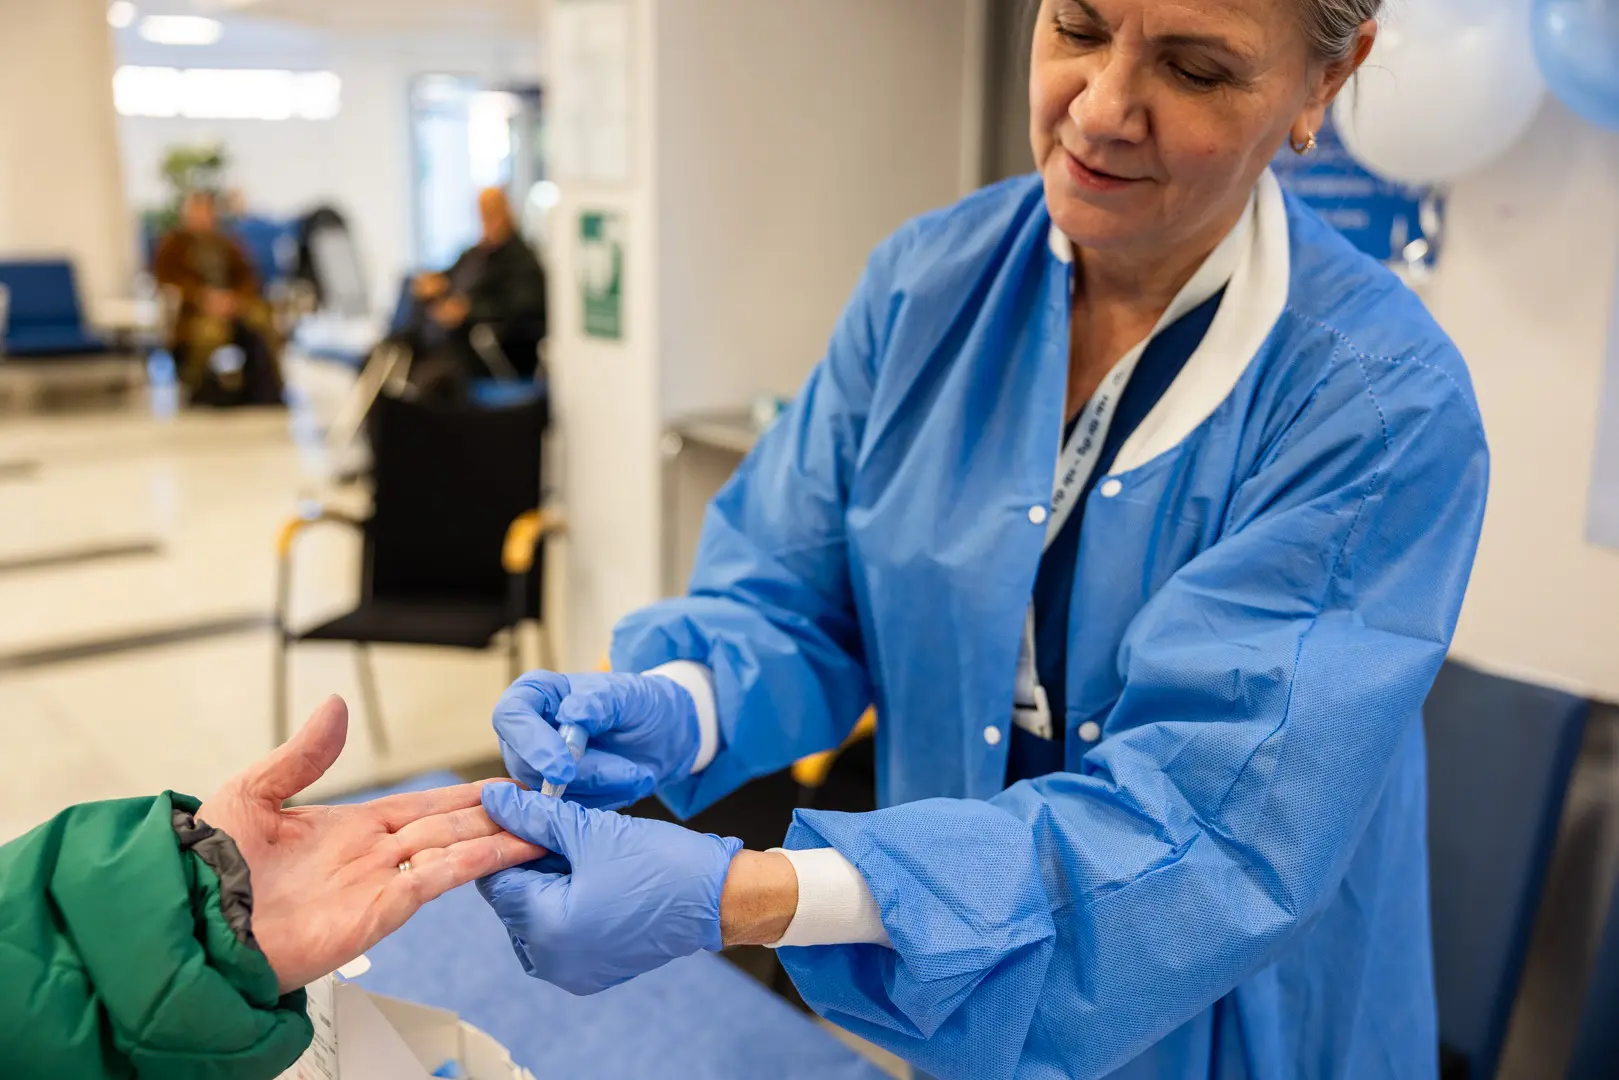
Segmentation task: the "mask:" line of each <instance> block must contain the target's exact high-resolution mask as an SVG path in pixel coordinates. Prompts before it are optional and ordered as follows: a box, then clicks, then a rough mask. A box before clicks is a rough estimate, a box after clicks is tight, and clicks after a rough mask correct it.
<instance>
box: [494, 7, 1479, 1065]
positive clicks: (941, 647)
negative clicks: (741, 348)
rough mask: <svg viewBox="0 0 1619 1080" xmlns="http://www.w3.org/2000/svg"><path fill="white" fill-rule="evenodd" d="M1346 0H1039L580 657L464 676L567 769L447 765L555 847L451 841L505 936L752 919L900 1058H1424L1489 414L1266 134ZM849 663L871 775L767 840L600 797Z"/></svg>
mask: <svg viewBox="0 0 1619 1080" xmlns="http://www.w3.org/2000/svg"><path fill="white" fill-rule="evenodd" d="M1378 7H1379V0H1196V2H1190V0H1044V2H1043V3H1041V5H1040V9H1039V14H1038V21H1037V27H1036V30H1035V33H1034V41H1033V67H1032V77H1031V98H1032V102H1033V107H1034V108H1033V124H1032V136H1033V147H1034V152H1035V158H1036V161H1037V163H1038V165H1039V169H1040V175H1039V176H1038V177H1037V178H1036V177H1031V178H1028V179H1022V180H1013V181H1010V182H1008V183H1004V184H1001V185H999V186H997V187H993V188H990V189H988V190H986V191H982V192H979V193H978V194H975V195H973V196H971V197H969V198H968V199H966V200H965V201H963V202H962V203H960V204H959V205H957V206H954V207H951V208H949V209H947V210H944V211H941V212H938V213H934V214H930V215H927V216H925V217H923V218H921V219H919V220H917V221H915V222H913V223H911V224H909V225H907V226H906V227H904V228H903V229H901V230H900V231H899V233H897V234H896V235H895V236H894V237H892V238H891V239H890V240H888V241H887V242H885V243H884V244H883V245H882V246H881V247H880V248H879V249H878V250H877V252H876V254H875V255H874V256H873V257H872V259H871V261H870V265H869V267H868V269H867V271H866V274H865V278H864V280H863V281H862V282H861V284H860V286H859V288H858V290H857V291H856V293H855V296H854V299H853V300H852V302H851V303H850V305H849V307H848V310H847V312H846V313H845V314H844V316H843V318H842V321H841V322H840V324H839V326H838V327H837V330H836V332H835V334H834V336H833V339H832V343H831V347H830V350H829V351H828V353H827V355H826V357H825V359H824V360H823V361H822V363H821V364H820V366H819V367H818V368H816V370H815V371H814V373H813V374H812V375H811V376H810V379H809V381H808V384H807V385H806V386H805V388H804V390H803V392H802V393H801V394H800V396H799V397H798V400H797V401H796V403H795V404H794V405H793V407H792V408H791V409H790V410H788V412H787V413H786V415H785V416H784V417H783V418H782V419H781V420H780V421H779V423H778V424H777V425H776V426H775V428H774V429H773V430H771V431H770V432H769V434H767V435H766V436H765V437H764V439H763V440H762V441H761V442H760V445H759V446H758V448H757V449H756V450H755V451H754V453H753V454H752V455H751V456H750V457H749V458H748V459H747V461H746V462H745V463H744V464H743V465H742V467H741V468H740V470H739V471H738V472H737V474H736V475H735V477H734V478H733V479H732V480H731V481H730V483H729V484H728V485H727V486H726V487H725V489H724V490H723V491H722V492H721V493H720V494H719V496H718V497H717V498H716V499H715V501H714V504H713V506H712V507H711V508H710V511H709V514H708V518H707V523H706V527H705V531H704V535H703V540H702V544H701V548H700V551H699V555H698V559H697V566H696V570H695V573H694V575H693V578H692V583H691V592H690V595H689V596H687V597H685V598H683V599H678V600H674V601H670V602H668V603H663V604H659V605H657V606H654V607H652V608H649V609H647V610H644V611H641V612H638V613H636V614H633V615H631V616H630V617H629V618H628V619H626V620H625V621H624V623H623V624H622V625H621V626H620V627H619V629H618V631H617V633H616V635H615V638H614V642H613V650H612V659H613V664H614V668H615V671H617V672H619V673H620V674H613V675H586V676H573V677H565V676H562V675H556V674H550V673H544V672H541V673H535V674H532V675H530V676H528V677H527V678H525V679H524V680H521V681H520V682H519V683H518V684H517V685H515V686H514V687H513V689H512V690H511V691H510V692H509V694H508V696H507V697H506V698H505V699H504V700H503V701H502V703H501V705H500V707H499V709H498V712H497V716H496V724H497V728H498V730H499V734H500V736H501V739H502V741H503V744H504V747H505V751H506V755H507V761H508V763H509V764H510V765H511V767H512V768H513V769H514V770H515V771H516V772H517V774H518V775H519V776H520V777H521V778H524V779H526V780H527V781H528V782H529V783H531V784H534V785H538V783H539V782H540V781H541V780H542V779H546V780H551V781H558V782H567V783H568V784H570V785H571V786H570V787H569V788H568V800H569V801H559V800H557V799H554V798H548V797H545V796H542V795H539V794H536V793H531V792H519V791H517V790H516V789H514V788H512V787H510V786H506V787H499V788H490V789H488V790H487V791H486V793H485V796H484V803H485V806H486V808H487V809H488V811H489V813H490V816H491V817H492V818H493V819H494V820H495V821H496V822H498V823H500V824H501V825H502V826H503V827H505V828H507V829H508V830H510V831H512V832H513V833H516V834H518V835H522V836H524V837H525V838H527V839H529V840H531V841H532V842H534V843H536V844H538V845H540V846H542V847H545V848H548V849H550V850H551V851H553V852H555V853H556V854H555V855H554V856H552V857H550V858H549V859H548V860H547V861H545V862H543V863H541V864H538V865H535V866H529V867H523V868H517V869H513V870H509V871H505V872H503V873H501V874H498V875H494V876H492V877H491V878H489V879H487V880H486V881H484V882H483V883H482V888H483V890H484V894H485V896H486V897H487V898H488V899H489V900H490V902H491V903H492V905H493V906H494V908H495V909H496V911H497V912H498V913H499V914H500V916H501V918H502V919H503V920H504V921H505V923H506V925H507V927H508V928H509V930H510V932H511V935H512V939H513V943H514V945H515V947H516V949H517V952H518V955H519V957H520V958H521V959H522V961H523V962H524V964H525V965H527V967H528V969H529V970H530V971H531V973H533V974H535V975H537V976H539V977H542V978H545V979H548V980H550V981H552V982H554V983H556V984H558V985H560V986H563V987H566V988H568V989H570V990H573V991H575V992H579V993H588V992H591V991H594V990H599V989H601V988H604V987H607V986H611V985H613V984H614V983H617V982H620V981H622V980H624V979H627V978H631V977H633V976H634V975H636V974H638V973H640V972H643V971H646V970H648V969H650V968H653V967H656V966H658V965H659V964H662V963H665V962H667V961H668V960H670V959H672V958H674V957H677V956H682V955H686V954H689V953H692V952H695V951H697V950H699V949H714V948H718V947H719V946H720V945H721V944H722V943H726V944H729V943H733V942H748V941H753V942H763V943H769V944H777V945H781V946H785V947H784V948H782V951H781V954H780V955H781V959H782V962H783V963H784V965H785V966H786V968H787V970H788V971H789V973H790V974H791V975H792V978H793V980H794V982H795V983H796V985H797V987H798V989H799V992H800V993H801V994H802V995H803V997H804V1000H805V1001H807V1002H808V1003H809V1004H810V1005H812V1006H813V1007H814V1008H815V1009H816V1010H817V1011H818V1012H820V1013H821V1014H822V1015H824V1016H826V1017H827V1018H828V1019H830V1020H832V1021H834V1022H835V1023H837V1024H839V1025H841V1026H842V1027H845V1028H847V1029H849V1030H851V1031H853V1032H855V1033H857V1034H859V1035H862V1036H864V1037H865V1038H867V1039H869V1040H871V1041H873V1042H875V1043H877V1044H879V1045H882V1046H884V1047H887V1048H888V1049H890V1050H892V1051H894V1052H895V1053H897V1054H899V1055H901V1056H903V1057H904V1058H906V1059H908V1060H909V1061H911V1062H913V1063H914V1064H915V1065H916V1066H917V1067H919V1068H921V1069H923V1070H925V1071H927V1072H929V1073H932V1074H935V1075H938V1076H942V1077H1007V1076H1019V1077H1058V1076H1062V1077H1099V1076H1118V1077H1126V1078H1132V1080H1133V1078H1145V1077H1152V1078H1155V1080H1161V1078H1187V1080H1191V1078H1199V1080H1201V1078H1206V1077H1218V1078H1221V1080H1235V1078H1250V1077H1252V1078H1261V1077H1263V1078H1292V1077H1312V1078H1319V1077H1345V1078H1356V1080H1363V1078H1367V1077H1422V1076H1432V1075H1434V1074H1435V1072H1436V1068H1437V1067H1436V1060H1437V1046H1438V1036H1437V1031H1436V1027H1437V1024H1436V1020H1435V1005H1434V990H1433V972H1432V961H1431V958H1430V947H1429V930H1428V891H1427V878H1426V854H1427V853H1426V846H1425V830H1426V823H1425V820H1426V813H1425V811H1426V806H1425V800H1426V787H1425V779H1424V768H1425V763H1424V748H1423V737H1422V725H1421V718H1420V710H1421V706H1422V703H1423V700H1424V697H1425V696H1426V694H1427V692H1428V689H1429V686H1430V684H1431V682H1432V680H1433V678H1434V675H1435V673H1436V671H1437V670H1438V668H1439V665H1440V663H1441V662H1442V660H1443V659H1444V656H1445V651H1446V646H1447V644H1448V642H1449V641H1450V638H1451V634H1452V631H1453V628H1454V625H1455V621H1456V617H1457V612H1458V609H1459V607H1460V605H1461V602H1462V594H1463V591H1464V589H1465V586H1466V583H1467V578H1468V574H1469V571H1470V568H1471V565H1472V561H1473V555H1474V549H1475V546H1476V544H1477V540H1478V534H1479V528H1480V524H1481V519H1482V515H1483V511H1484V500H1485V489H1486V481H1487V472H1488V459H1487V452H1486V447H1485V440H1484V433H1483V430H1482V427H1481V424H1480V420H1479V415H1478V409H1477V405H1476V403H1475V401H1474V397H1473V392H1472V389H1471V386H1470V383H1469V379H1468V375H1467V371H1466V369H1465V367H1464V365H1463V363H1462V360H1461V357H1460V356H1459V355H1458V354H1457V351H1456V349H1455V347H1454V346H1453V345H1452V344H1451V342H1450V341H1449V340H1448V339H1447V338H1446V337H1445V335H1444V334H1443V333H1442V332H1441V331H1440V330H1439V328H1438V327H1437V326H1436V325H1435V324H1434V322H1433V321H1432V319H1431V318H1430V317H1429V316H1428V314H1427V312H1426V311H1425V310H1424V309H1423V307H1422V305H1421V304H1420V303H1419V302H1418V300H1417V299H1416V298H1415V297H1414V296H1413V295H1412V294H1411V293H1410V292H1409V291H1407V290H1406V289H1405V288H1404V287H1403V286H1402V285H1401V284H1400V283H1399V281H1397V280H1396V279H1395V278H1394V277H1393V276H1392V275H1391V274H1390V273H1388V272H1386V271H1385V270H1384V269H1383V268H1382V267H1380V266H1378V265H1377V264H1375V263H1374V262H1373V261H1372V260H1370V259H1368V258H1365V257H1364V256H1362V255H1360V254H1358V253H1357V252H1356V251H1355V250H1353V248H1351V246H1350V245H1349V244H1348V243H1347V242H1345V241H1344V240H1343V239H1342V238H1341V237H1340V236H1338V235H1337V234H1336V233H1335V232H1334V231H1333V230H1332V229H1331V228H1329V227H1328V226H1327V225H1326V224H1324V223H1323V222H1322V220H1321V219H1320V218H1319V217H1317V216H1316V215H1315V214H1313V213H1312V212H1311V211H1310V210H1309V209H1307V208H1306V207H1304V206H1303V205H1301V204H1300V203H1298V202H1297V201H1296V200H1294V199H1292V198H1290V197H1288V196H1286V195H1284V194H1283V193H1282V192H1281V191H1280V190H1279V188H1278V186H1277V183H1276V181H1275V179H1274V178H1273V177H1272V176H1271V174H1270V173H1269V172H1268V171H1267V170H1266V163H1267V162H1268V161H1269V160H1270V159H1271V157H1272V155H1273V154H1275V153H1276V152H1278V151H1279V150H1280V148H1281V146H1282V145H1283V143H1284V142H1290V143H1291V144H1292V146H1293V148H1294V149H1295V150H1297V151H1299V152H1304V153H1307V152H1309V150H1310V149H1311V148H1312V144H1313V141H1314V133H1315V132H1316V130H1317V129H1318V127H1319V125H1320V124H1321V123H1322V120H1323V116H1324V114H1325V112H1326V110H1327V107H1328V105H1329V104H1330V102H1331V100H1332V98H1333V96H1334V95H1335V94H1336V92H1337V91H1338V90H1339V88H1340V87H1341V86H1342V85H1343V83H1344V81H1345V80H1346V79H1347V78H1348V77H1349V76H1350V75H1351V73H1352V72H1353V71H1354V69H1355V68H1356V67H1357V65H1358V64H1359V62H1360V61H1361V60H1362V59H1363V58H1364V57H1365V55H1366V53H1367V51H1368V49H1369V48H1370V46H1371V43H1372V40H1373V37H1374V35H1375V32H1376V27H1375V23H1374V21H1373V20H1374V18H1375V16H1376V14H1377V10H1378ZM894 167H895V168H904V167H905V163H904V162H903V161H897V162H895V166H894ZM1054 474H1055V479H1054ZM868 702H870V703H874V704H875V706H876V710H877V716H878V724H877V735H876V739H877V742H876V760H877V766H878V772H879V779H878V795H879V803H880V805H881V806H882V807H883V808H882V809H879V810H877V811H875V812H873V813H866V814H838V813H826V812H817V811H800V812H799V813H798V814H797V816H796V818H795V820H794V823H793V826H792V828H791V831H790V832H789V833H788V835H787V838H786V841H785V845H784V846H785V848H786V849H787V850H786V852H785V853H781V852H775V853H766V852H739V851H738V848H739V847H740V843H739V842H738V841H735V840H726V839H721V838H717V837H712V836H702V835H698V834H696V833H693V832H690V831H687V830H684V829H682V828H680V827H679V826H676V825H672V824H669V823H665V822H652V821H641V820H632V819H629V818H625V817H622V816H619V815H617V814H615V813H612V812H611V810H610V809H603V808H611V807H616V806H621V805H623V804H626V803H628V802H630V801H631V800H633V799H635V798H637V797H640V796H642V795H644V794H646V793H647V792H648V791H651V790H654V789H656V790H657V791H659V792H660V793H661V794H662V796H663V797H664V798H665V799H666V800H667V801H668V803H669V804H670V805H671V806H672V807H674V808H675V809H676V810H677V811H679V812H681V813H683V814H690V813H692V812H694V811H697V810H700V809H702V808H703V807H705V806H707V805H709V804H710V803H712V802H714V800H716V799H718V798H720V797H721V796H723V795H725V794H726V793H727V792H730V791H733V790H734V789H736V788H737V787H738V786H739V785H740V784H742V783H744V782H745V781H747V780H748V779H750V778H752V777H757V776H760V775H763V774H766V773H770V772H772V771H775V770H778V769H781V768H783V767H784V766H786V765H787V764H788V763H789V762H791V761H793V760H794V759H795V758H798V757H800V756H802V755H805V754H808V753H811V752H813V751H818V750H823V749H826V748H829V747H833V746H836V745H837V744H838V743H839V741H840V740H841V739H842V738H843V737H844V736H845V735H846V733H848V732H849V730H850V728H851V726H852V725H853V724H854V723H855V721H856V719H857V718H858V717H859V716H860V714H861V711H862V710H863V709H864V708H865V707H866V705H867V703H868ZM564 723H575V724H580V725H583V726H584V727H585V728H586V729H587V730H588V731H589V733H590V737H591V744H590V749H589V750H588V751H587V752H586V754H585V755H584V757H583V759H582V760H580V761H579V762H578V765H577V767H576V766H575V764H574V762H573V760H572V759H571V757H570V756H569V754H568V752H567V750H566V748H565V746H564V743H563V741H562V739H561V738H560V737H559V736H558V733H557V731H556V730H555V726H556V725H559V724H564Z"/></svg>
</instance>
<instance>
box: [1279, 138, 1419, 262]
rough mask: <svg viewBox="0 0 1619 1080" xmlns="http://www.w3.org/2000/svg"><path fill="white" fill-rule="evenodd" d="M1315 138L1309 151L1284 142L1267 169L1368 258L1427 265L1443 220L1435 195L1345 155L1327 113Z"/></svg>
mask: <svg viewBox="0 0 1619 1080" xmlns="http://www.w3.org/2000/svg"><path fill="white" fill-rule="evenodd" d="M1316 142H1317V146H1316V149H1315V150H1314V151H1313V152H1312V153H1309V154H1302V155H1301V154H1295V153H1293V151H1292V150H1290V149H1288V148H1286V147H1283V149H1282V152H1281V153H1280V154H1278V155H1277V156H1276V160H1275V161H1273V162H1272V163H1271V168H1272V169H1274V170H1275V171H1276V177H1277V179H1278V180H1280V181H1281V183H1282V186H1283V187H1284V188H1286V189H1287V190H1288V191H1291V192H1292V193H1293V194H1295V195H1297V196H1298V197H1299V198H1300V199H1303V200H1304V202H1306V203H1307V204H1309V205H1310V207H1311V208H1313V209H1314V210H1315V211H1316V212H1317V213H1319V214H1320V215H1321V216H1322V217H1324V218H1326V219H1327V221H1328V222H1330V223H1331V224H1332V226H1333V227H1334V228H1336V229H1337V230H1338V231H1339V232H1341V233H1343V234H1344V235H1345V236H1346V237H1348V238H1349V241H1350V242H1351V243H1352V244H1354V245H1355V246H1356V247H1357V248H1359V249H1360V250H1361V251H1364V252H1365V253H1366V254H1368V255H1370V256H1371V257H1372V258H1374V259H1377V260H1379V261H1381V262H1385V263H1390V264H1392V265H1394V266H1396V267H1401V268H1406V269H1425V268H1430V267H1432V266H1433V262H1434V258H1435V256H1436V255H1437V254H1438V251H1439V234H1440V231H1441V225H1442V222H1443V211H1444V204H1443V199H1442V198H1441V197H1440V195H1439V194H1438V193H1437V192H1435V191H1434V190H1433V189H1432V188H1420V187H1408V186H1407V185H1405V184H1397V183H1395V182H1393V181H1392V180H1384V179H1383V178H1382V177H1379V176H1376V175H1374V174H1373V173H1371V172H1368V171H1367V170H1366V169H1365V168H1364V167H1363V166H1362V165H1361V164H1360V163H1359V162H1357V161H1356V160H1355V159H1354V158H1353V157H1351V156H1350V154H1349V150H1348V149H1347V148H1346V147H1345V146H1344V144H1343V140H1342V139H1340V138H1339V137H1338V132H1337V131H1336V130H1335V129H1334V128H1333V126H1332V120H1331V118H1330V116H1329V118H1328V120H1327V123H1326V125H1325V126H1324V127H1323V128H1322V129H1321V131H1319V132H1318V133H1317V134H1316Z"/></svg>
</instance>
